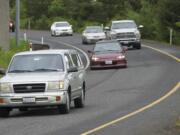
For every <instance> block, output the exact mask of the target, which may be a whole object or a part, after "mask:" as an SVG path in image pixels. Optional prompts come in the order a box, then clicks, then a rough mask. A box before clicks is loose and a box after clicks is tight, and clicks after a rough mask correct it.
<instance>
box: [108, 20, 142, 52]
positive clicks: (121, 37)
mask: <svg viewBox="0 0 180 135" xmlns="http://www.w3.org/2000/svg"><path fill="white" fill-rule="evenodd" d="M139 28H143V25H139V26H137V25H136V23H135V22H134V21H133V20H118V21H112V25H111V29H110V36H111V39H116V40H118V41H120V43H121V44H122V45H124V46H133V48H137V49H141V34H140V31H139Z"/></svg>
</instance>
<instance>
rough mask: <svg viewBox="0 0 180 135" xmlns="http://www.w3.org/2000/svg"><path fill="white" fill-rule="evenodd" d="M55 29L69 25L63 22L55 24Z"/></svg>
mask: <svg viewBox="0 0 180 135" xmlns="http://www.w3.org/2000/svg"><path fill="white" fill-rule="evenodd" d="M56 27H69V24H68V23H66V22H64V23H56Z"/></svg>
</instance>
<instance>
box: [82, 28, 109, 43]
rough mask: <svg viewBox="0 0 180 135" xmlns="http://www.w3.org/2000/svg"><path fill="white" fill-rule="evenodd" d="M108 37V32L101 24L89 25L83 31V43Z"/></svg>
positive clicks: (94, 41)
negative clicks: (106, 32)
mask: <svg viewBox="0 0 180 135" xmlns="http://www.w3.org/2000/svg"><path fill="white" fill-rule="evenodd" d="M104 39H106V34H105V33H104V31H103V28H102V27H101V26H87V27H86V28H85V30H84V31H83V33H82V43H83V44H88V43H96V42H97V41H100V40H104Z"/></svg>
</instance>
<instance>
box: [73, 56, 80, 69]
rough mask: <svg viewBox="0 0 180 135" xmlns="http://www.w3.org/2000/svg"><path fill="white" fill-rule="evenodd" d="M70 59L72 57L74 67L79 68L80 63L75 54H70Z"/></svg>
mask: <svg viewBox="0 0 180 135" xmlns="http://www.w3.org/2000/svg"><path fill="white" fill-rule="evenodd" d="M71 57H72V60H73V63H74V65H75V66H77V67H80V66H81V63H80V61H79V58H78V56H77V54H71Z"/></svg>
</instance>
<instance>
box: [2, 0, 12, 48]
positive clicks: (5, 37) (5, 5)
mask: <svg viewBox="0 0 180 135" xmlns="http://www.w3.org/2000/svg"><path fill="white" fill-rule="evenodd" d="M9 39H10V34H9V0H0V48H1V49H2V50H3V51H7V50H9Z"/></svg>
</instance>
